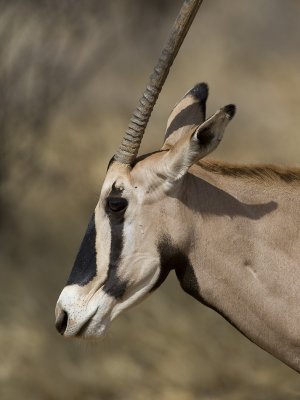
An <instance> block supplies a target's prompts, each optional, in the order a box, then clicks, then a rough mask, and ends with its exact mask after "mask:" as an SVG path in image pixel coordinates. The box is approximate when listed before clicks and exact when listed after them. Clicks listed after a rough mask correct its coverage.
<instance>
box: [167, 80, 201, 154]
mask: <svg viewBox="0 0 300 400" xmlns="http://www.w3.org/2000/svg"><path fill="white" fill-rule="evenodd" d="M207 96H208V86H207V84H206V83H198V84H197V85H195V86H194V87H193V88H192V89H191V90H189V91H188V92H187V93H186V95H185V96H184V97H183V98H182V100H180V101H179V103H178V104H177V105H176V106H175V107H174V109H173V111H172V112H171V114H170V117H169V119H168V122H167V129H166V133H165V143H164V147H165V146H167V147H171V146H172V145H174V144H175V143H176V142H177V141H178V140H179V139H180V137H182V135H184V134H185V133H186V132H187V131H188V130H190V128H191V126H198V125H201V124H202V123H203V122H204V121H205V113H206V100H207Z"/></svg>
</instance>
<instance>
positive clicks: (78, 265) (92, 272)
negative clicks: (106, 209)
mask: <svg viewBox="0 0 300 400" xmlns="http://www.w3.org/2000/svg"><path fill="white" fill-rule="evenodd" d="M96 271H97V267H96V227H95V214H93V216H92V218H91V220H90V222H89V224H88V227H87V230H86V233H85V235H84V238H83V240H82V242H81V245H80V248H79V251H78V254H77V256H76V259H75V263H74V266H73V269H72V271H71V274H70V277H69V279H68V282H67V285H74V284H77V285H80V286H84V285H86V284H87V283H89V282H90V281H91V280H92V279H93V278H94V277H95V276H96Z"/></svg>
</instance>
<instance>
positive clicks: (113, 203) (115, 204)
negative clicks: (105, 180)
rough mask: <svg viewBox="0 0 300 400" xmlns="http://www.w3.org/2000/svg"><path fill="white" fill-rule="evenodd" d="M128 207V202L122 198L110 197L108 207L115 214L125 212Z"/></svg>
mask: <svg viewBox="0 0 300 400" xmlns="http://www.w3.org/2000/svg"><path fill="white" fill-rule="evenodd" d="M127 205H128V202H127V200H126V199H123V198H122V197H109V198H108V199H107V207H108V209H109V210H110V211H113V212H118V211H124V210H125V209H126V207H127Z"/></svg>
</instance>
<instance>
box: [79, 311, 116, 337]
mask: <svg viewBox="0 0 300 400" xmlns="http://www.w3.org/2000/svg"><path fill="white" fill-rule="evenodd" d="M97 314H98V318H97ZM109 322H110V318H109V315H106V316H103V315H101V317H100V312H99V307H98V308H97V309H96V310H95V312H94V313H93V314H92V315H91V316H90V317H89V319H88V320H87V321H86V322H85V323H84V324H83V325H82V326H81V327H80V329H79V330H78V332H76V333H75V335H74V337H76V338H78V339H99V338H100V337H101V336H103V335H104V334H105V332H106V331H107V328H108V325H109Z"/></svg>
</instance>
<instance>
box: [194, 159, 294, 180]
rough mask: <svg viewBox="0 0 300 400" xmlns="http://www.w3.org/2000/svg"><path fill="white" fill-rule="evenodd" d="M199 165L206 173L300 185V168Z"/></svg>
mask: <svg viewBox="0 0 300 400" xmlns="http://www.w3.org/2000/svg"><path fill="white" fill-rule="evenodd" d="M198 165H199V166H200V167H201V168H203V169H205V170H206V171H209V172H213V173H215V174H219V175H224V176H230V177H233V178H234V177H236V178H245V179H255V180H258V181H270V180H271V181H274V182H276V181H282V182H286V183H292V182H293V183H299V184H300V168H299V167H294V168H289V167H283V166H279V165H272V164H261V165H243V164H229V163H224V162H220V161H211V160H210V161H207V160H206V161H200V162H199V163H198Z"/></svg>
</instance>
